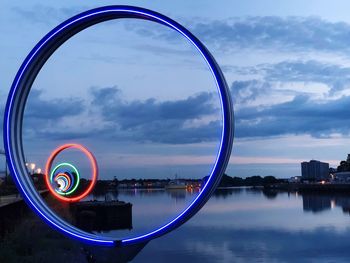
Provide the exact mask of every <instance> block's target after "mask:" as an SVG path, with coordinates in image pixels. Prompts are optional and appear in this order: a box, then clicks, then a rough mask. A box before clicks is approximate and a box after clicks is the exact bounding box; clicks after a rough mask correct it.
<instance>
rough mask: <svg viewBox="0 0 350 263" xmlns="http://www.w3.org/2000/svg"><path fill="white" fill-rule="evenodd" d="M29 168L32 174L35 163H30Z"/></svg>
mask: <svg viewBox="0 0 350 263" xmlns="http://www.w3.org/2000/svg"><path fill="white" fill-rule="evenodd" d="M30 169H31V170H32V174H34V169H35V163H31V164H30Z"/></svg>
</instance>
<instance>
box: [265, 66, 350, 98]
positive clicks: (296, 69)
mask: <svg viewBox="0 0 350 263" xmlns="http://www.w3.org/2000/svg"><path fill="white" fill-rule="evenodd" d="M260 68H261V70H262V71H264V73H265V78H266V80H267V81H280V82H282V81H283V82H294V81H298V82H317V83H324V84H326V85H328V86H329V87H330V93H331V94H333V93H335V92H337V91H340V90H343V89H344V88H347V87H348V86H349V84H350V68H349V67H343V66H341V65H335V64H328V63H322V62H319V61H314V60H309V61H282V62H280V63H277V64H273V65H264V66H263V65H261V66H260Z"/></svg>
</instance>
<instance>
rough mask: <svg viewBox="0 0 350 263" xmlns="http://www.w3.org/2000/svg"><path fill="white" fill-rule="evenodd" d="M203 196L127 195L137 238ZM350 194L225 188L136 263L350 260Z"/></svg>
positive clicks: (124, 196) (158, 192) (124, 195)
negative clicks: (194, 199)
mask: <svg viewBox="0 0 350 263" xmlns="http://www.w3.org/2000/svg"><path fill="white" fill-rule="evenodd" d="M195 194H196V193H191V192H186V191H183V192H181V191H178V192H176V193H175V192H173V193H171V194H170V193H169V192H167V191H162V190H156V191H140V190H137V191H133V192H130V190H129V191H119V193H118V199H119V200H124V201H129V202H131V203H133V204H134V207H133V230H131V231H127V230H126V231H112V233H106V234H114V235H115V234H118V235H121V236H124V237H125V236H128V235H130V236H133V235H135V234H139V233H143V231H147V230H150V228H153V227H156V226H159V223H164V222H166V220H168V219H170V218H172V217H173V216H174V215H175V214H174V211H175V212H176V211H181V210H182V209H183V208H184V207H185V205H186V204H188V203H189V202H190V201H191V200H192V199H193V198H194V197H195ZM349 210H350V195H344V194H333V195H332V194H298V193H286V192H281V193H276V192H264V191H262V190H252V189H248V188H239V189H226V190H218V191H217V193H216V194H215V195H214V196H213V197H212V198H211V199H210V200H209V202H208V203H207V204H206V205H205V206H204V208H203V209H202V210H201V211H200V212H199V213H198V214H197V215H196V216H195V217H193V218H192V219H191V220H190V221H189V222H188V223H186V224H185V225H184V226H182V227H180V228H179V229H178V230H176V231H173V232H172V233H170V234H168V235H166V236H164V237H161V238H158V239H156V240H153V241H151V242H150V243H149V244H148V245H147V246H146V247H145V248H144V249H143V250H142V251H141V252H140V253H139V254H138V255H137V256H136V258H135V259H134V261H133V262H135V263H137V262H154V263H158V262H159V263H160V262H167V263H171V262H193V263H195V262H201V263H203V262H220V263H223V262H349V260H350V216H349Z"/></svg>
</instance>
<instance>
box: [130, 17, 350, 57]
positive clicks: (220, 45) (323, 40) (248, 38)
mask: <svg viewBox="0 0 350 263" xmlns="http://www.w3.org/2000/svg"><path fill="white" fill-rule="evenodd" d="M198 21H200V22H198ZM186 24H187V25H186V26H187V28H188V29H190V31H192V32H193V33H194V34H195V35H196V36H197V37H198V38H199V39H201V40H202V41H204V42H205V43H207V44H209V45H211V46H212V47H215V48H216V49H218V50H221V51H225V50H232V49H233V48H234V49H236V48H255V49H263V50H265V49H272V50H276V49H278V50H284V51H299V52H305V51H310V50H314V51H326V52H332V53H334V52H341V53H345V54H346V55H347V54H348V52H349V45H348V43H349V40H350V25H349V24H347V23H345V22H329V21H326V20H324V19H321V18H319V17H297V16H291V17H278V16H247V17H242V18H238V17H236V18H231V19H225V20H208V19H198V18H197V19H196V20H193V19H192V20H189V21H188V22H187V23H186ZM129 29H130V30H133V31H134V32H135V33H137V34H139V35H142V36H148V37H150V38H154V39H157V40H159V39H163V40H166V41H170V42H174V41H178V38H176V37H174V34H171V33H170V32H163V31H161V32H157V30H156V28H152V27H146V26H143V25H140V24H135V25H133V26H130V27H129Z"/></svg>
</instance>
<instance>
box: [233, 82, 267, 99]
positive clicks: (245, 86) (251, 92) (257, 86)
mask: <svg viewBox="0 0 350 263" xmlns="http://www.w3.org/2000/svg"><path fill="white" fill-rule="evenodd" d="M271 90H272V87H271V85H270V83H269V82H265V81H259V80H256V79H253V80H243V81H234V82H233V83H232V85H231V94H232V99H233V101H234V103H235V104H246V103H247V102H250V101H254V100H256V99H257V98H258V97H259V96H260V95H261V94H264V93H265V94H266V93H267V92H271Z"/></svg>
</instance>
